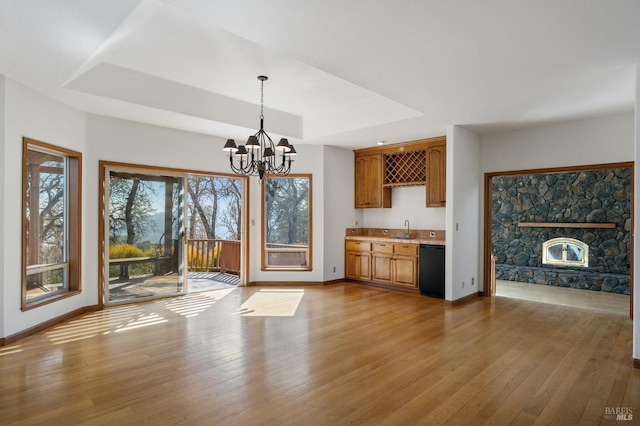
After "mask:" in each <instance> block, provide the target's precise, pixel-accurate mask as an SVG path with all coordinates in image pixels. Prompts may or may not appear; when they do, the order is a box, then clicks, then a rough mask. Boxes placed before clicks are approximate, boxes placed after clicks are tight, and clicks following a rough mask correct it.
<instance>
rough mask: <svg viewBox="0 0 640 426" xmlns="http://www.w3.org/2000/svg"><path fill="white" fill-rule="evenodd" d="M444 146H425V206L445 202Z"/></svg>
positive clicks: (443, 203)
mask: <svg viewBox="0 0 640 426" xmlns="http://www.w3.org/2000/svg"><path fill="white" fill-rule="evenodd" d="M445 149H446V147H445V145H437V146H433V147H429V148H427V153H426V161H427V207H444V206H445V204H446V169H447V160H446V150H445Z"/></svg>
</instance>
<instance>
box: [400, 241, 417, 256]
mask: <svg viewBox="0 0 640 426" xmlns="http://www.w3.org/2000/svg"><path fill="white" fill-rule="evenodd" d="M394 247H395V254H398V255H401V256H417V255H418V244H399V243H396V244H394Z"/></svg>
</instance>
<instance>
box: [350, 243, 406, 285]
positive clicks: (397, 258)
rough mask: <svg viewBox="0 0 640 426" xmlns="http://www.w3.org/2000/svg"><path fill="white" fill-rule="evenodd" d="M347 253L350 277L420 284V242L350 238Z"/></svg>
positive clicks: (388, 282) (390, 283) (391, 282)
mask: <svg viewBox="0 0 640 426" xmlns="http://www.w3.org/2000/svg"><path fill="white" fill-rule="evenodd" d="M345 253H346V262H345V265H346V266H345V277H346V278H348V279H353V280H358V281H369V282H373V283H377V284H385V285H390V286H396V287H403V288H411V289H417V288H418V244H413V243H394V242H377V241H376V242H369V241H357V242H356V241H349V240H347V242H346V250H345ZM367 261H368V262H370V263H369V265H366V264H365V263H366V262H367ZM362 271H366V272H367V273H368V275H367V274H363V273H362Z"/></svg>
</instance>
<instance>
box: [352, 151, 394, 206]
mask: <svg viewBox="0 0 640 426" xmlns="http://www.w3.org/2000/svg"><path fill="white" fill-rule="evenodd" d="M383 180H384V163H383V157H382V155H381V154H374V155H356V157H355V207H356V208H357V209H363V208H379V207H385V208H389V207H391V188H384V187H383V186H382V184H383Z"/></svg>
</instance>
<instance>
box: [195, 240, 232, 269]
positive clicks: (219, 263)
mask: <svg viewBox="0 0 640 426" xmlns="http://www.w3.org/2000/svg"><path fill="white" fill-rule="evenodd" d="M187 270H188V271H201V272H205V271H206V272H209V271H210V272H217V271H220V272H221V273H223V274H226V273H235V274H239V273H240V241H235V240H193V239H190V240H188V241H187Z"/></svg>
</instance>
